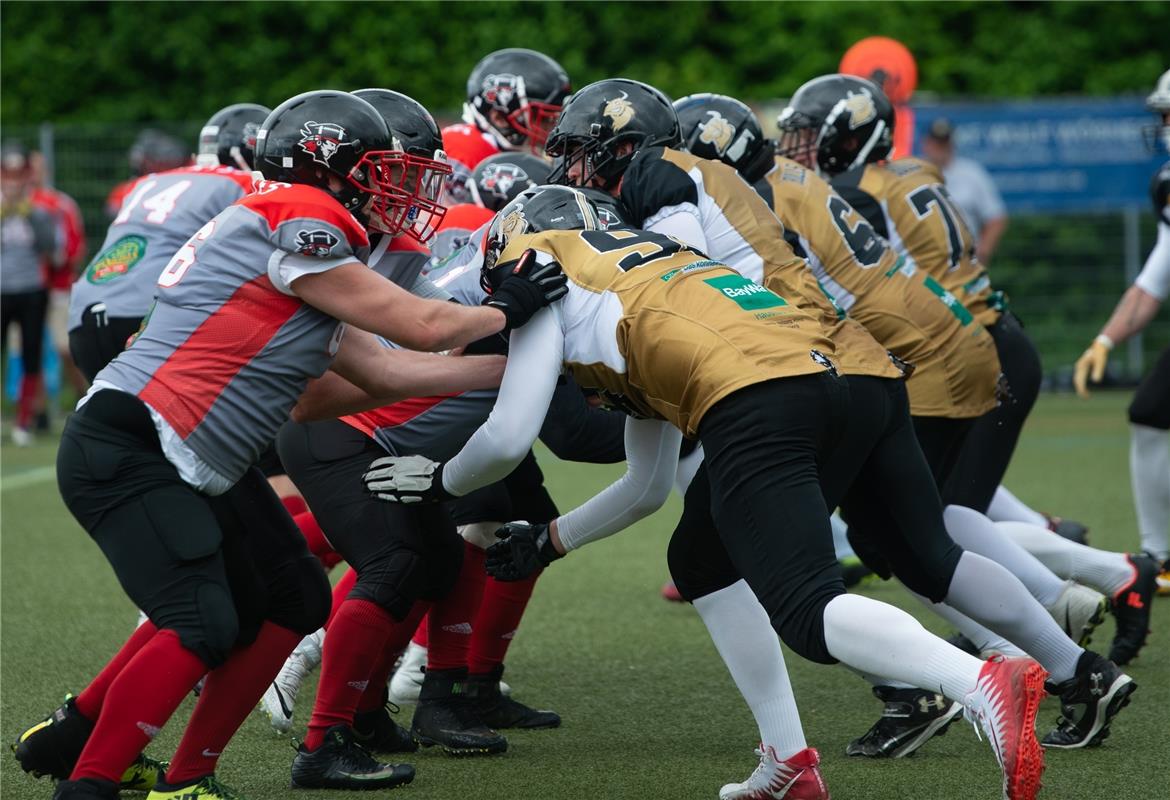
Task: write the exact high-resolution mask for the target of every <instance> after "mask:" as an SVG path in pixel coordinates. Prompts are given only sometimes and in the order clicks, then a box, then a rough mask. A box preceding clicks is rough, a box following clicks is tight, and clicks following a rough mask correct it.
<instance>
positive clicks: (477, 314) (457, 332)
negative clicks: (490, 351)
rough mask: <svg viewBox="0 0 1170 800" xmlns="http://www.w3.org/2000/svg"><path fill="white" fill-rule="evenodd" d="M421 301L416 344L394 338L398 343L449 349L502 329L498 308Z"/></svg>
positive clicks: (501, 317)
mask: <svg viewBox="0 0 1170 800" xmlns="http://www.w3.org/2000/svg"><path fill="white" fill-rule="evenodd" d="M423 302H425V303H426V305H427V308H426V309H425V313H424V314H422V315H420V318H419V325H418V327H419V332H418V336H417V338H416V340H415V344H411V343H408V342H404V341H399V340H395V341H398V343H399V344H402V345H404V346H407V347H413V348H414V349H416V350H431V351H434V350H449V349H451V348H453V347H459V346H461V345H465V344H470V343H471V342H474V341H477V340H479V339H482V338H484V337H485V336H491V335H492V334H493V333H499V332H500V331H502V330H503V329H504V324H505V318H504V312H502V311H500V310H499V309H496V308H491V307H488V306H461V305H458V304H455V303H450V302H444V301H441V300H426V301H423ZM387 338H391V337H387ZM418 345H425V346H418Z"/></svg>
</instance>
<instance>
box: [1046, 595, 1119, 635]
mask: <svg viewBox="0 0 1170 800" xmlns="http://www.w3.org/2000/svg"><path fill="white" fill-rule="evenodd" d="M1108 611H1109V600H1108V599H1106V597H1105V595H1103V594H1101V593H1100V592H1098V591H1094V590H1093V589H1090V588H1089V587H1088V586H1081V585H1080V584H1079V583H1076V582H1075V581H1065V582H1064V589H1063V590H1062V591H1061V593H1060V597H1058V598H1057V600H1056V602H1055V603H1053V604H1052V606H1051V607H1049V609H1048V613H1049V614H1051V615H1052V618H1053V619H1054V620H1056V624H1057V625H1059V626H1060V627H1061V628H1062V629H1063V630H1064V632H1065V633H1066V634H1068V638H1070V639H1072V640H1073V641H1074V642H1076V643H1077V644H1078V645H1080V646H1081V647H1084V646H1086V645H1087V644H1088V643H1089V641H1090V640H1091V639H1092V638H1093V631H1094V630H1096V628H1097V626H1098V625H1100V624H1101V623H1102V622H1104V621H1105V614H1106V613H1107V612H1108Z"/></svg>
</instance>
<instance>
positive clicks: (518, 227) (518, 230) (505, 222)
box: [500, 209, 528, 244]
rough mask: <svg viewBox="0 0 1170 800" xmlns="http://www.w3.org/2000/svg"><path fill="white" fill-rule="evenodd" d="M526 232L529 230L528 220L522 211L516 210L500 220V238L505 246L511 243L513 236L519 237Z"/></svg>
mask: <svg viewBox="0 0 1170 800" xmlns="http://www.w3.org/2000/svg"><path fill="white" fill-rule="evenodd" d="M526 230H528V220H527V219H525V218H524V212H523V211H522V210H521V209H516V210H514V211H513V212H512V213H510V214H509V215H508V216H506V217H504V218H503V219H502V220H500V238H501V239H502V240H503V242H504V243H505V244H507V243H508V242H509V241H511V239H512V237H513V236H519V235H520V234H522V233H524V231H526Z"/></svg>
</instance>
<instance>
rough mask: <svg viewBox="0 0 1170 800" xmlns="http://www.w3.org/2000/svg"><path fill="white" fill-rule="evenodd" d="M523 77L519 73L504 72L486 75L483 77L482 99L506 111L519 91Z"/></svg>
mask: <svg viewBox="0 0 1170 800" xmlns="http://www.w3.org/2000/svg"><path fill="white" fill-rule="evenodd" d="M522 81H523V79H522V78H521V77H520V76H519V75H511V74H508V73H504V74H502V75H488V76H487V77H486V78H484V79H483V86H482V88H483V99H484V100H486V101H488V102H489V103H491V104H492V106H494V107H495V108H498V109H499V110H501V111H507V110H508V109H509V107H510V106H511V105H512V101H513V100H515V99H516V95H517V94H518V93H519V91H520V84H521V82H522Z"/></svg>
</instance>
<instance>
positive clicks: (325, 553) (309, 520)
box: [293, 501, 341, 569]
mask: <svg viewBox="0 0 1170 800" xmlns="http://www.w3.org/2000/svg"><path fill="white" fill-rule="evenodd" d="M301 505H304V501H302V502H301ZM293 521H294V522H295V523H296V524H297V527H298V528H300V529H301V533H302V534H304V536H305V541H306V542H308V543H309V552H310V553H312V554H313V555H314V556H316V557H317V560H318V561H320V562H321V563H322V564H323V565H324V566H325V569H333V568H334V567H335V566H337V565H338V564H340V563H341V555H340V554H339V553H338V552H337V551H336V550H334V549H333V545H331V544H329V540H328V539H326V538H325V534H324V533H323V532H322V531H321V526H320V525H318V524H317V518H316V517H314V516H313V512H311V511H309V510H307V509H306V510H305V511H302V512H300V513H298V514H294V515H293Z"/></svg>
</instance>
